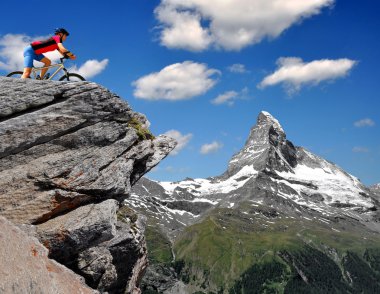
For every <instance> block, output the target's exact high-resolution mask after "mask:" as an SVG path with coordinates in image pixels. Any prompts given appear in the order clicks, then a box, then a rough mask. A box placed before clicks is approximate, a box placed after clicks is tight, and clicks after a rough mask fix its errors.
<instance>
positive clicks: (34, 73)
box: [31, 59, 67, 80]
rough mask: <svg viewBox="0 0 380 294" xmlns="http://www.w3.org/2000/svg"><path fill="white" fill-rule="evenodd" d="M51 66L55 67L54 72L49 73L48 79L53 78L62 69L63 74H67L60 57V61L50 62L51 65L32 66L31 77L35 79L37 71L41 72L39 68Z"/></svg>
mask: <svg viewBox="0 0 380 294" xmlns="http://www.w3.org/2000/svg"><path fill="white" fill-rule="evenodd" d="M53 67H57V69H56V70H55V72H54V73H52V74H50V77H49V78H48V80H51V79H52V78H54V77H55V76H56V75H57V73H58V72H59V71H61V70H63V71H64V72H65V75H66V74H67V69H66V68H65V66H64V64H63V60H62V59H61V63H56V64H52V65H49V66H43V67H34V66H33V67H32V72H31V74H32V75H33V78H34V79H36V78H37V75H38V73H39V72H41V70H43V69H45V68H47V69H50V68H53Z"/></svg>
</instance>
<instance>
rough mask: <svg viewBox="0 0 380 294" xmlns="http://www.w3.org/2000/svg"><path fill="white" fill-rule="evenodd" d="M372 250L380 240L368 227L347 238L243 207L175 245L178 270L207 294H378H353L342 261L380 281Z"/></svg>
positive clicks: (190, 231)
mask: <svg viewBox="0 0 380 294" xmlns="http://www.w3.org/2000/svg"><path fill="white" fill-rule="evenodd" d="M248 209H250V210H249V213H247V210H248ZM244 212H245V213H244ZM258 212H259V213H258ZM332 226H333V227H334V229H335V230H333V229H332ZM367 248H378V249H380V238H379V236H376V235H371V234H369V233H368V232H367V231H365V230H363V228H362V227H357V228H356V227H353V228H352V229H351V230H347V229H345V228H340V227H339V224H338V223H333V224H326V223H324V222H322V221H318V220H307V219H296V218H290V217H285V216H282V215H280V214H277V215H276V214H274V213H272V212H270V211H268V208H265V207H255V208H252V205H250V204H244V205H242V206H241V207H240V209H235V210H232V209H216V210H215V211H214V212H213V213H212V214H211V215H209V216H208V217H207V218H206V219H204V220H203V221H202V222H200V223H197V224H195V225H193V226H191V227H189V228H187V229H186V230H185V232H184V233H183V234H182V235H181V236H180V237H179V238H178V239H177V241H176V243H175V247H174V250H175V253H176V256H177V261H176V263H175V268H176V271H177V273H178V274H179V276H180V277H181V279H182V281H184V282H185V283H189V284H191V285H193V286H194V287H195V288H198V289H205V292H208V291H213V292H215V293H218V292H219V293H322V292H323V293H355V289H358V290H359V289H361V291H364V292H363V293H372V292H366V290H368V289H364V288H363V287H361V288H360V287H359V288H352V287H351V286H350V282H349V279H348V278H347V276H346V275H343V274H342V272H343V267H345V268H346V267H347V266H348V265H347V264H345V265H343V264H342V259H343V257H344V256H345V255H346V252H348V251H350V252H353V253H355V254H356V256H358V258H359V260H360V261H362V262H363V263H364V264H365V265H367V267H366V268H365V269H366V271H365V272H367V275H368V276H369V277H375V276H376V274H377V273H375V272H374V270H375V271H377V270H378V269H379V267H380V265H379V260H380V250H367ZM361 257H363V259H361ZM350 260H351V262H352V260H353V259H352V257H350ZM365 260H367V261H368V264H369V265H371V267H370V266H369V265H368V264H367V263H366V262H365ZM356 264H357V265H358V266H359V265H360V263H359V261H356ZM368 271H372V275H370V274H369V272H368ZM302 275H303V277H302ZM371 279H372V278H371ZM306 280H307V282H306ZM370 281H373V279H372V280H370ZM370 281H369V282H370ZM222 289H224V290H222ZM317 289H319V290H317ZM255 291H256V292H255ZM318 291H319V292H318Z"/></svg>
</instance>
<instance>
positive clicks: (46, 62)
mask: <svg viewBox="0 0 380 294" xmlns="http://www.w3.org/2000/svg"><path fill="white" fill-rule="evenodd" d="M41 55H42V54H41ZM37 56H38V59H37V60H38V61H40V62H43V63H44V64H45V65H44V66H49V65H50V64H51V60H50V59H49V58H47V57H45V56H43V55H42V58H41V59H39V58H40V56H39V55H37ZM47 71H48V68H44V69H42V70H41V80H43V79H44V76H45V74H46V72H47Z"/></svg>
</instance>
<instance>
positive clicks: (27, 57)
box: [24, 45, 45, 68]
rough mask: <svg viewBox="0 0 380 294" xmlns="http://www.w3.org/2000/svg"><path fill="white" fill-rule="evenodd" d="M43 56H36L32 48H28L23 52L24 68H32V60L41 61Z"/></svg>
mask: <svg viewBox="0 0 380 294" xmlns="http://www.w3.org/2000/svg"><path fill="white" fill-rule="evenodd" d="M44 57H45V56H44V55H43V54H36V53H35V52H34V50H33V48H32V46H30V45H29V46H28V47H26V48H25V50H24V67H30V68H32V67H33V60H37V61H41V60H42V59H43V58H44Z"/></svg>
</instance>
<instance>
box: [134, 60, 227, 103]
mask: <svg viewBox="0 0 380 294" xmlns="http://www.w3.org/2000/svg"><path fill="white" fill-rule="evenodd" d="M215 74H220V72H219V71H218V70H216V69H209V68H208V67H207V65H205V64H201V63H195V62H192V61H185V62H182V63H175V64H172V65H169V66H166V67H165V68H163V69H162V70H161V71H159V72H154V73H151V74H149V75H146V76H144V77H142V78H140V79H138V80H137V81H134V82H133V85H134V86H135V87H136V89H135V91H134V95H135V97H137V98H142V99H147V100H160V99H166V100H172V101H174V100H184V99H189V98H192V97H195V96H198V95H201V94H204V93H205V92H207V91H208V90H209V89H210V88H212V87H213V86H214V85H215V84H216V82H217V80H215V79H213V76H214V75H215Z"/></svg>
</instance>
